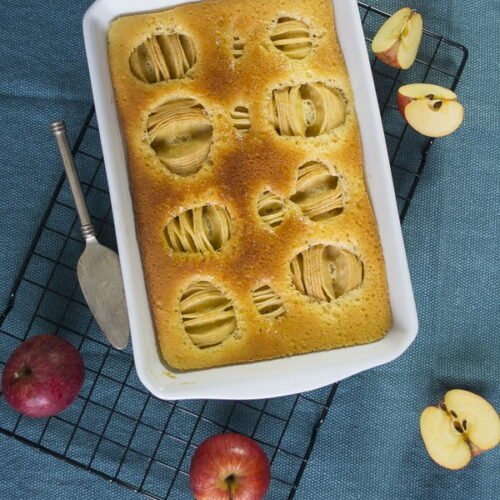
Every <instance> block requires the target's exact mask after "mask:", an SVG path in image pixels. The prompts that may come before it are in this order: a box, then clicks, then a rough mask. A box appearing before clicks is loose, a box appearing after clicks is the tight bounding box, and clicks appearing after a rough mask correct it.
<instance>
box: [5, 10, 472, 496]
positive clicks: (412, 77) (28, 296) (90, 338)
mask: <svg viewBox="0 0 500 500" xmlns="http://www.w3.org/2000/svg"><path fill="white" fill-rule="evenodd" d="M359 7H360V12H361V15H362V19H363V25H364V29H365V35H366V37H367V41H368V42H369V41H370V39H371V38H372V37H373V35H374V34H375V32H376V31H377V29H378V28H379V26H380V25H381V23H382V22H383V21H384V20H385V18H386V17H387V15H386V14H384V13H383V12H381V11H379V10H377V9H374V8H372V7H369V6H367V5H365V4H363V3H360V4H359ZM372 59H373V61H372V70H373V74H374V77H375V81H376V86H377V93H378V98H379V103H380V110H381V113H382V117H383V122H384V129H385V134H386V141H387V146H388V149H389V154H390V159H391V166H392V172H393V176H394V182H395V186H396V191H397V200H398V206H399V212H400V215H401V220H403V219H404V217H405V215H406V213H407V210H408V207H409V204H410V201H411V199H412V197H413V195H414V193H415V190H416V188H417V185H418V182H419V180H420V177H421V175H422V172H423V170H424V166H425V163H426V157H427V153H428V151H429V148H430V147H431V145H432V142H433V141H432V140H429V139H426V138H424V137H422V136H420V135H418V134H416V133H415V132H413V131H412V130H411V129H410V128H409V127H407V126H406V125H405V123H404V121H403V120H402V119H401V117H400V116H399V114H398V111H397V108H396V106H395V105H394V103H395V99H394V98H395V91H396V90H397V88H398V86H399V85H401V84H404V83H410V82H423V81H428V82H431V83H437V84H440V85H444V86H446V87H450V88H452V89H454V88H455V87H456V85H457V83H458V80H459V78H460V76H461V74H462V71H463V68H464V65H465V63H466V60H467V50H466V48H465V47H463V46H462V45H459V44H457V43H455V42H453V41H451V40H448V39H446V38H444V37H442V36H439V35H436V34H433V33H431V32H429V31H426V32H425V35H424V37H423V41H422V45H421V49H420V51H419V59H418V60H417V62H416V63H415V64H414V65H413V67H412V68H411V69H409V70H407V71H404V72H402V71H398V70H395V69H392V68H389V67H387V66H385V65H384V64H382V63H380V62H378V61H376V60H375V58H374V57H373V56H372ZM48 140H49V139H48ZM73 152H74V154H75V161H76V165H77V168H78V170H79V174H80V177H81V180H82V182H83V185H84V192H85V193H86V197H87V202H88V205H89V208H90V211H91V213H92V216H93V219H94V224H95V227H96V230H97V232H98V235H99V239H100V241H102V243H103V244H105V245H109V246H112V247H113V246H115V241H114V229H113V220H112V213H111V207H110V201H109V196H108V191H107V185H106V178H105V171H104V165H103V160H102V154H101V148H100V142H99V135H98V129H97V123H96V121H95V117H94V112H93V110H92V111H91V112H90V113H89V115H88V117H87V119H86V120H85V123H84V125H83V127H82V129H81V132H80V134H79V137H78V139H77V141H76V144H75V146H74V150H73ZM82 251H83V242H82V240H81V237H80V231H79V227H78V224H77V217H76V212H75V209H74V204H73V200H72V198H71V193H70V190H69V187H68V185H67V181H66V179H65V177H64V175H63V176H62V177H61V178H60V180H59V182H58V184H57V186H56V189H55V191H54V194H53V197H52V199H51V202H50V204H49V206H48V207H47V210H46V212H45V215H44V216H43V218H42V221H41V224H40V227H39V229H38V232H37V234H36V235H35V238H34V241H33V243H32V246H31V248H30V249H29V251H28V254H27V257H26V260H25V262H24V265H23V266H22V270H21V272H20V274H19V277H18V279H17V281H16V283H15V286H14V289H13V292H12V294H11V297H10V299H11V300H10V303H9V306H8V307H7V310H6V311H5V312H4V313H3V314H2V315H1V316H0V332H1V334H0V363H1V364H2V366H3V365H5V362H6V360H7V358H8V356H9V354H10V353H11V352H12V351H13V350H14V349H15V348H16V347H17V346H18V344H19V343H20V342H21V341H23V340H24V339H26V338H28V337H30V336H32V335H36V334H40V333H43V332H55V333H56V334H57V335H61V336H63V337H65V338H67V339H68V340H69V341H71V342H72V343H73V344H74V345H75V346H77V347H78V348H79V349H80V351H81V353H82V355H83V358H84V361H85V366H86V379H85V384H84V387H83V389H82V391H81V394H80V395H79V397H78V399H77V400H76V401H75V403H74V404H73V405H72V406H71V407H70V408H69V409H67V410H66V411H64V412H63V413H61V414H60V415H58V416H55V417H52V418H49V419H43V420H34V419H29V418H25V417H21V416H19V415H17V414H16V413H14V412H13V411H12V410H11V409H10V408H9V407H8V406H7V405H6V404H5V402H4V401H3V399H1V400H0V432H1V433H2V434H4V435H6V436H11V437H13V438H15V439H17V440H19V441H22V442H24V443H26V444H28V445H30V446H33V447H36V448H39V449H42V450H44V451H45V452H47V453H49V454H51V455H53V456H55V457H58V458H60V459H62V460H65V461H66V462H70V463H72V464H74V465H76V466H78V467H81V468H83V469H87V470H90V471H92V472H94V473H96V474H97V475H99V476H101V477H103V478H106V479H108V480H113V481H116V482H118V483H120V484H122V485H124V486H127V487H129V488H131V489H133V490H135V491H137V492H140V493H143V494H144V495H147V496H149V497H151V498H157V499H167V498H168V499H175V500H178V499H184V498H190V494H189V489H188V468H189V463H190V460H191V457H192V454H193V452H194V450H195V449H196V447H197V445H199V444H200V443H201V442H202V441H203V440H204V439H205V438H207V437H208V436H210V435H213V434H216V433H219V432H224V431H226V430H232V431H235V432H240V433H243V434H246V435H249V436H251V437H253V438H254V439H256V440H257V441H258V442H259V443H260V444H261V445H262V447H263V448H264V450H265V451H266V453H267V454H268V456H269V458H270V459H271V463H272V483H271V488H270V492H269V496H268V498H270V499H272V500H274V499H276V500H278V499H279V500H281V499H292V498H293V497H294V495H295V492H296V490H297V487H298V485H299V482H300V479H301V477H302V474H303V472H304V469H305V467H306V465H307V463H308V460H309V457H310V454H311V452H312V449H313V447H314V443H315V440H316V434H317V432H318V429H319V427H320V425H321V424H322V422H323V420H324V419H325V417H326V414H327V412H328V409H329V407H330V405H331V403H332V400H333V397H334V395H335V390H336V387H337V386H336V385H333V386H330V387H325V388H323V389H320V390H317V391H313V392H309V393H304V394H300V395H294V396H288V397H282V398H275V399H269V400H261V401H179V402H171V401H161V400H158V399H156V398H154V397H153V396H151V395H150V394H149V393H148V392H147V391H146V390H145V389H144V388H143V386H142V385H141V383H140V382H139V380H138V378H137V376H136V373H135V370H134V368H133V358H132V353H131V351H130V348H129V349H128V350H125V351H117V350H114V349H112V348H110V347H109V345H108V344H107V343H106V342H105V341H104V340H103V336H102V334H101V332H100V331H99V329H98V327H97V325H96V323H95V322H94V321H93V319H92V316H91V314H90V312H89V310H88V308H87V306H86V304H85V301H84V299H83V296H82V294H81V292H80V289H79V287H78V284H77V277H76V272H75V268H76V262H77V260H78V257H79V256H80V255H81V252H82Z"/></svg>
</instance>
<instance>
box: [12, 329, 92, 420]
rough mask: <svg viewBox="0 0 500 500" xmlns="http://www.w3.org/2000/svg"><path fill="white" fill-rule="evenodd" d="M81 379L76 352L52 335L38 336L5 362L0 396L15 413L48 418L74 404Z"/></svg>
mask: <svg viewBox="0 0 500 500" xmlns="http://www.w3.org/2000/svg"><path fill="white" fill-rule="evenodd" d="M83 378H84V367H83V361H82V357H81V355H80V353H79V352H78V350H77V349H75V348H74V347H73V346H72V345H71V344H70V343H69V342H68V341H67V340H64V339H62V338H60V337H56V336H55V335H38V336H36V337H32V338H30V339H28V340H26V341H24V342H23V343H22V344H21V345H20V346H19V347H18V348H17V349H16V350H15V351H14V352H13V353H12V354H11V356H10V358H9V359H8V360H7V364H6V365H5V369H4V371H3V376H2V392H3V395H4V398H5V400H6V401H7V403H8V404H9V405H10V406H12V408H14V410H16V411H18V412H19V413H22V414H23V415H27V416H28V417H35V418H41V417H50V416H52V415H56V414H57V413H60V412H61V411H63V410H64V409H65V408H67V407H68V406H69V405H70V404H71V403H72V402H73V401H74V400H75V398H76V396H77V395H78V393H79V392H80V389H81V388H82V384H83Z"/></svg>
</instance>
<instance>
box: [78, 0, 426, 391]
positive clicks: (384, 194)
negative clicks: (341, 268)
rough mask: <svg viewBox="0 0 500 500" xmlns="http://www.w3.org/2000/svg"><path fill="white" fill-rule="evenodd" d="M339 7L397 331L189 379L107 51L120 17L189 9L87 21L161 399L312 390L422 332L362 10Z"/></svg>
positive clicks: (135, 321)
mask: <svg viewBox="0 0 500 500" xmlns="http://www.w3.org/2000/svg"><path fill="white" fill-rule="evenodd" d="M332 1H333V5H334V8H335V14H336V24H337V34H338V37H339V41H340V45H341V47H342V50H343V53H344V57H345V60H346V63H347V66H348V70H349V74H350V78H351V83H352V87H353V91H354V96H355V107H356V113H357V116H358V120H359V123H360V127H361V136H362V142H363V153H364V159H365V175H366V182H367V185H368V190H369V194H370V197H371V200H372V204H373V208H374V211H375V216H376V219H377V223H378V227H379V232H380V238H381V241H382V247H383V251H384V257H385V262H386V268H387V278H388V282H389V290H390V302H391V308H392V313H393V326H392V328H391V330H390V331H389V333H388V334H387V336H386V337H385V338H384V339H383V340H380V341H378V342H375V343H373V344H368V345H363V346H355V347H348V348H342V349H336V350H331V351H325V352H319V353H312V354H306V355H300V356H294V357H289V358H284V359H277V360H272V361H261V362H258V363H250V364H243V365H237V366H227V367H222V368H212V369H207V370H199V371H192V372H187V373H178V372H175V373H174V372H171V371H170V370H169V369H168V367H166V365H165V364H164V363H163V362H162V359H161V356H160V353H159V350H158V348H157V344H156V337H155V331H154V327H153V321H152V317H151V314H150V310H149V306H148V298H147V293H146V286H145V282H144V276H143V271H142V266H141V258H140V254H139V247H138V244H137V239H136V233H135V224H134V213H133V209H132V201H131V196H130V190H129V183H128V175H127V159H126V153H125V145H124V142H123V140H122V136H121V133H120V126H119V122H118V116H117V111H116V108H115V105H114V97H113V88H112V84H111V79H110V71H109V67H108V50H107V32H108V28H109V25H110V23H111V21H112V20H113V19H115V18H116V17H119V16H122V15H124V14H132V13H136V12H146V11H153V10H163V9H167V8H169V7H173V6H175V5H178V4H180V3H182V2H179V1H177V0H147V1H144V0H119V1H118V0H97V1H96V2H95V3H94V4H93V5H92V6H91V7H90V8H89V10H88V11H87V13H86V14H85V17H84V20H83V30H84V38H85V48H86V52H87V59H88V65H89V71H90V78H91V82H92V90H93V95H94V101H95V108H96V114H97V120H98V123H99V130H100V135H101V142H102V150H103V154H104V160H105V164H106V173H107V178H108V184H109V191H110V195H111V203H112V207H113V215H114V221H115V229H116V237H117V241H118V250H119V253H120V261H121V266H122V273H123V279H124V284H125V292H126V297H127V304H128V311H129V317H130V329H131V337H132V345H133V351H134V360H135V366H136V369H137V373H138V375H139V378H140V379H141V381H142V383H143V384H144V385H145V386H146V388H147V389H148V390H150V391H151V392H152V393H153V394H154V395H155V396H157V397H159V398H162V399H192V398H213V399H260V398H267V397H273V396H282V395H287V394H293V393H297V392H303V391H308V390H312V389H316V388H318V387H322V386H325V385H328V384H331V383H333V382H336V381H339V380H341V379H344V378H346V377H348V376H350V375H353V374H355V373H358V372H361V371H363V370H367V369H369V368H372V367H374V366H378V365H381V364H383V363H387V362H389V361H391V360H393V359H395V358H397V357H398V356H399V355H401V354H402V353H403V352H404V351H405V350H406V349H407V348H408V347H409V346H410V344H411V343H412V342H413V340H414V338H415V336H416V334H417V330H418V320H417V313H416V309H415V302H414V298H413V292H412V287H411V282H410V275H409V271H408V264H407V261H406V255H405V249H404V244H403V238H402V234H401V226H400V223H399V217H398V211H397V206H396V199H395V194H394V187H393V183H392V177H391V171H390V165H389V159H388V155H387V149H386V145H385V139H384V133H383V129H382V122H381V118H380V113H379V108H378V104H377V97H376V93H375V86H374V83H373V78H372V73H371V70H370V65H369V60H368V54H367V50H366V46H365V40H364V35H363V28H362V25H361V19H360V16H359V10H358V6H357V3H356V1H355V0H332Z"/></svg>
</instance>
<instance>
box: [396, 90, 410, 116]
mask: <svg viewBox="0 0 500 500" xmlns="http://www.w3.org/2000/svg"><path fill="white" fill-rule="evenodd" d="M411 101H413V99H412V98H411V97H408V96H405V95H403V94H401V93H399V92H398V94H397V96H396V102H397V104H398V109H399V112H400V113H401V116H402V117H403V118H405V108H406V106H407V105H408V104H410V102H411ZM405 119H406V118H405Z"/></svg>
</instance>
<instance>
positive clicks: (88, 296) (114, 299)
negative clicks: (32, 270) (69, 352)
mask: <svg viewBox="0 0 500 500" xmlns="http://www.w3.org/2000/svg"><path fill="white" fill-rule="evenodd" d="M51 129H52V132H53V134H54V136H55V138H56V141H57V145H58V147H59V151H60V153H61V158H62V162H63V165H64V169H65V170H66V176H67V179H68V182H69V185H70V187H71V192H72V193H73V197H74V200H75V207H76V211H77V213H78V218H79V219H80V225H81V230H82V236H83V238H84V240H85V250H84V251H83V254H82V255H81V257H80V259H79V261H78V265H77V275H78V282H79V284H80V288H81V289H82V292H83V296H84V297H85V300H86V301H87V304H88V306H89V309H90V311H91V312H92V315H93V316H94V318H95V320H96V322H97V324H98V325H99V327H100V328H101V330H102V331H103V333H104V335H105V336H106V337H107V339H108V340H109V342H110V343H111V345H112V346H113V347H115V348H116V349H124V348H125V347H126V346H127V343H128V338H129V322H128V314H127V305H126V302H125V292H124V290H123V281H122V274H121V269H120V261H119V259H118V255H117V253H116V252H113V250H110V249H109V248H107V247H105V246H103V245H101V244H100V243H99V242H98V241H97V238H96V235H95V230H94V226H93V224H92V220H91V218H90V215H89V212H88V210H87V205H86V203H85V198H84V196H83V193H82V188H81V185H80V181H79V179H78V175H77V172H76V168H75V164H74V161H73V155H72V153H71V149H70V147H69V143H68V138H67V135H66V125H65V124H64V122H55V123H53V124H52V125H51Z"/></svg>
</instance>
